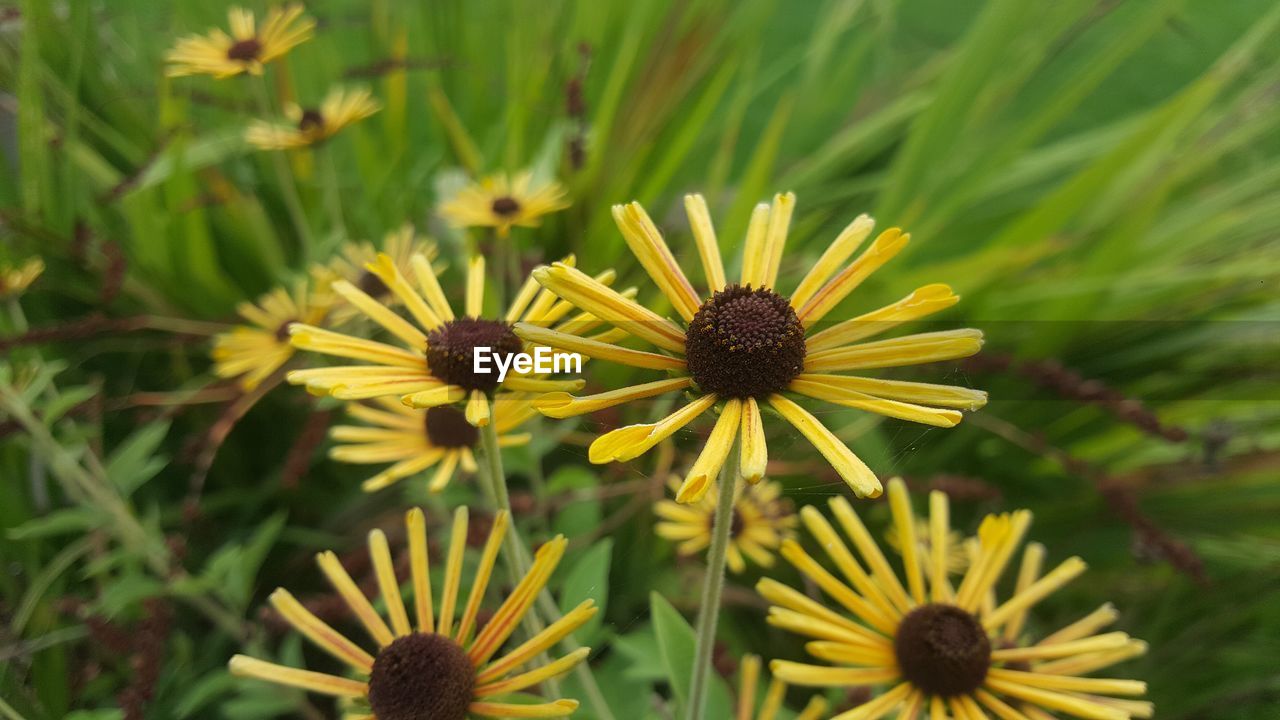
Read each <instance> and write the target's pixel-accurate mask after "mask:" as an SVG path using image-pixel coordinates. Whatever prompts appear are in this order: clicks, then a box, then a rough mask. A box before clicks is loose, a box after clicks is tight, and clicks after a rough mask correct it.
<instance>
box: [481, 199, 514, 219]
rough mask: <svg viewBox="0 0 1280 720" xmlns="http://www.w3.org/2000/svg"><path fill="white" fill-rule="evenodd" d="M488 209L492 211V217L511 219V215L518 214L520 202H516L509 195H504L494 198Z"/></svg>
mask: <svg viewBox="0 0 1280 720" xmlns="http://www.w3.org/2000/svg"><path fill="white" fill-rule="evenodd" d="M489 207H490V209H491V210H493V214H494V215H499V216H501V217H511V216H512V215H515V214H516V213H518V212H520V201H518V200H516V199H515V198H513V197H511V196H509V195H504V196H502V197H499V198H494V199H493V204H491V205H490V206H489Z"/></svg>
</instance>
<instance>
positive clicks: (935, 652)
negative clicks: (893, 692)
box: [893, 603, 991, 697]
mask: <svg viewBox="0 0 1280 720" xmlns="http://www.w3.org/2000/svg"><path fill="white" fill-rule="evenodd" d="M893 650H894V654H895V655H896V656H897V658H898V667H899V669H901V670H902V676H903V677H905V678H906V679H907V680H908V681H910V682H911V684H913V685H915V686H916V687H918V688H920V689H921V690H923V691H924V692H925V693H927V694H929V695H941V696H943V697H952V696H955V695H964V694H967V693H971V692H973V691H974V690H976V689H978V688H979V687H981V686H982V681H983V680H985V679H986V677H987V670H988V668H990V667H991V640H990V639H989V638H988V637H987V631H986V630H984V629H983V627H982V624H981V623H979V622H978V619H977V618H976V617H974V616H973V614H972V613H968V612H965V611H964V610H961V609H960V608H958V607H955V606H954V605H943V604H940V603H930V604H928V605H922V606H920V607H918V608H916V609H915V610H912V611H911V612H910V613H907V616H906V617H904V618H903V619H902V623H901V624H900V625H898V632H897V634H896V635H895V637H894V639H893Z"/></svg>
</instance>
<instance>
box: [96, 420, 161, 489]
mask: <svg viewBox="0 0 1280 720" xmlns="http://www.w3.org/2000/svg"><path fill="white" fill-rule="evenodd" d="M168 434H169V423H168V421H159V422H155V423H152V424H150V425H144V426H143V427H142V428H140V429H139V430H137V431H136V432H134V433H133V434H132V435H130V436H129V437H128V438H127V439H125V441H124V442H122V443H120V444H119V445H118V446H116V449H115V450H114V451H112V453H111V456H110V457H108V458H107V478H108V479H110V480H111V482H112V484H113V485H115V486H116V487H117V488H118V489H119V490H120V494H121V495H123V496H125V497H129V496H130V495H132V494H133V491H134V490H137V489H138V488H139V487H142V485H143V483H145V482H147V481H148V480H150V479H151V478H153V477H155V476H156V474H157V473H159V472H160V471H161V470H163V469H164V468H165V466H166V465H168V464H169V460H168V459H167V458H164V457H157V456H156V451H157V450H159V448H160V443H161V442H163V441H164V438H165V436H166V435H168Z"/></svg>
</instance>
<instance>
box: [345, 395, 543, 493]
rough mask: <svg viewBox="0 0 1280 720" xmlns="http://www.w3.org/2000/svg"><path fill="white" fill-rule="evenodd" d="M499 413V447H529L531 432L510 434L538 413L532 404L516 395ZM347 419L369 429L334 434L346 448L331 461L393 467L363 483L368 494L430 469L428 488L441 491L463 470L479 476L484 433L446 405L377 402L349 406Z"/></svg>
mask: <svg viewBox="0 0 1280 720" xmlns="http://www.w3.org/2000/svg"><path fill="white" fill-rule="evenodd" d="M505 397H506V398H507V399H506V400H504V401H503V402H502V403H501V404H499V405H497V406H496V407H495V408H494V419H493V423H494V428H495V429H496V430H497V431H498V446H499V447H515V446H519V445H525V444H527V443H528V442H529V440H530V439H531V436H530V435H529V433H519V434H513V433H511V431H512V430H514V429H515V428H516V427H518V426H519V425H520V424H521V423H523V422H525V421H526V420H528V419H529V418H530V417H531V416H532V415H533V414H534V410H533V407H532V406H531V405H530V404H529V401H528V400H527V399H526V398H524V397H522V396H519V395H516V394H514V393H511V394H509V395H507V396H505ZM347 414H348V415H350V416H351V417H353V418H355V419H357V420H362V421H364V422H365V423H367V424H366V425H339V426H337V427H335V428H333V430H332V431H331V432H330V437H332V438H333V439H334V440H335V441H338V442H342V443H346V444H345V445H338V446H336V447H334V448H333V449H332V450H330V451H329V457H331V458H333V459H334V460H337V461H339V462H346V463H361V464H364V463H388V462H389V463H394V464H393V465H392V466H391V467H389V468H387V469H386V470H383V471H382V472H380V473H378V474H377V475H374V476H373V477H371V478H369V479H368V480H365V481H364V484H363V485H362V487H363V488H364V490H365V492H374V491H375V490H381V489H382V488H385V487H387V486H388V485H392V484H394V483H396V482H398V481H400V480H402V479H403V478H406V477H409V476H411V475H416V474H417V473H420V472H422V471H424V470H426V469H428V468H431V467H433V466H434V467H435V468H436V471H435V473H434V475H433V476H432V478H431V481H430V482H429V483H428V484H427V489H428V490H430V491H431V492H433V493H434V492H440V491H441V490H443V489H444V488H445V486H446V485H448V484H449V481H450V480H451V479H453V474H454V472H455V471H456V470H457V469H458V467H459V465H461V467H462V469H463V470H464V471H465V472H468V473H474V472H475V471H476V460H475V455H474V454H473V453H472V448H473V447H475V445H476V442H477V441H478V440H479V439H480V433H479V431H477V430H476V429H475V428H474V427H472V426H471V424H470V423H468V422H467V419H466V417H465V416H464V415H463V414H462V413H461V412H459V411H457V410H455V409H454V408H451V407H449V406H447V405H441V406H439V407H433V408H427V409H426V410H415V409H414V408H409V407H405V406H404V404H403V403H401V402H400V401H399V400H396V399H395V398H386V397H382V398H375V399H374V400H373V401H372V402H371V404H363V403H350V404H349V405H348V406H347Z"/></svg>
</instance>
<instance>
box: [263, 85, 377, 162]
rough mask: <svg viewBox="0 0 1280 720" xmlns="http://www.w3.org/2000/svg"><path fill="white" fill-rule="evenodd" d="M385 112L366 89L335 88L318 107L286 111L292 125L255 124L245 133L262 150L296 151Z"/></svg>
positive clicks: (294, 107) (290, 106) (266, 122)
mask: <svg viewBox="0 0 1280 720" xmlns="http://www.w3.org/2000/svg"><path fill="white" fill-rule="evenodd" d="M381 108H382V106H381V105H379V104H378V101H377V100H374V99H373V95H372V93H370V92H369V91H368V90H367V89H365V88H355V89H346V88H334V89H333V90H330V91H329V94H328V95H326V96H325V98H324V100H322V101H321V102H320V106H319V107H308V108H304V107H302V106H300V105H298V104H296V103H290V104H289V105H287V106H286V107H285V111H284V115H285V117H286V118H288V119H289V122H290V123H292V124H291V125H281V124H277V123H273V122H268V121H264V120H256V121H254V123H253V124H252V125H250V126H249V129H248V130H246V131H245V134H244V137H245V140H246V141H247V142H248V143H249V144H250V145H253V146H254V147H256V148H258V149H259V150H293V149H296V148H302V147H308V146H310V145H315V144H317V143H321V142H324V141H325V140H328V139H329V138H331V137H333V136H334V135H337V134H338V132H339V131H341V130H342V129H343V128H345V127H347V126H348V125H351V124H353V123H356V122H359V121H361V120H363V119H365V118H367V117H369V116H370V115H373V114H374V113H376V112H378V110H380V109H381Z"/></svg>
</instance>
